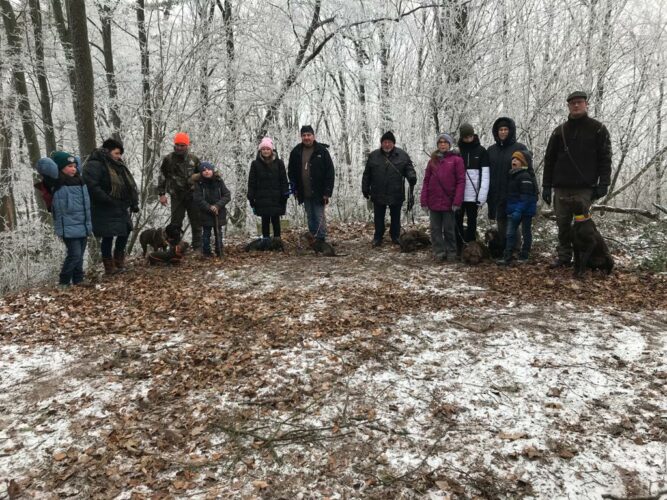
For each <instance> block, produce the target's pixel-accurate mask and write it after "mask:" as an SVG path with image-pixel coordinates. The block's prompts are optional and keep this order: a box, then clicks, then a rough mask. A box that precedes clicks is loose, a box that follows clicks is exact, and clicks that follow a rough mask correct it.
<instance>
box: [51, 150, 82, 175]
mask: <svg viewBox="0 0 667 500" xmlns="http://www.w3.org/2000/svg"><path fill="white" fill-rule="evenodd" d="M51 159H52V160H53V161H54V162H55V163H56V165H58V170H62V169H63V168H65V167H66V166H67V165H71V164H72V163H76V158H75V157H74V155H72V154H71V153H68V152H66V151H54V152H53V153H51Z"/></svg>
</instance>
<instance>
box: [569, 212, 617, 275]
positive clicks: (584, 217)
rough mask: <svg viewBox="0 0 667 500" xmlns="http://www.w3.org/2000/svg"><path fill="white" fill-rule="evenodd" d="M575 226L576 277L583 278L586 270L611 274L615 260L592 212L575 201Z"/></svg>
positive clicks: (573, 231)
mask: <svg viewBox="0 0 667 500" xmlns="http://www.w3.org/2000/svg"><path fill="white" fill-rule="evenodd" d="M572 208H573V210H574V213H575V216H574V225H573V226H572V233H571V234H572V249H573V250H574V275H575V276H576V277H577V278H582V277H583V276H584V274H585V273H586V269H601V270H603V271H605V272H606V273H607V274H611V271H612V269H613V268H614V259H612V257H611V254H610V253H609V248H608V247H607V243H606V242H605V241H604V238H603V237H602V235H601V234H600V231H598V228H597V227H596V226H595V222H593V219H592V218H591V214H590V211H588V210H586V207H584V205H583V203H581V202H578V201H574V202H573V203H572Z"/></svg>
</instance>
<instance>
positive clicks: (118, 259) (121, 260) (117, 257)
mask: <svg viewBox="0 0 667 500" xmlns="http://www.w3.org/2000/svg"><path fill="white" fill-rule="evenodd" d="M113 265H114V267H115V268H116V272H117V273H124V272H125V271H127V268H126V267H125V253H117V254H114V256H113Z"/></svg>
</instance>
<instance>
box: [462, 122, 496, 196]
mask: <svg viewBox="0 0 667 500" xmlns="http://www.w3.org/2000/svg"><path fill="white" fill-rule="evenodd" d="M458 145H459V151H460V152H461V158H463V163H464V165H465V168H466V189H465V194H464V196H463V201H467V202H472V203H477V204H478V205H480V206H481V205H483V204H484V203H486V199H487V196H488V194H489V180H490V168H489V155H488V153H487V151H486V149H485V148H484V146H482V145H481V144H480V143H479V137H478V136H477V134H475V135H474V139H473V141H472V142H464V141H462V140H459V143H458Z"/></svg>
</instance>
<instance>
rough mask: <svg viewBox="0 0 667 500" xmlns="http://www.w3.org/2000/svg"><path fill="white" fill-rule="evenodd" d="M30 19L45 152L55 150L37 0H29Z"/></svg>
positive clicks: (40, 19)
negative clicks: (33, 38)
mask: <svg viewBox="0 0 667 500" xmlns="http://www.w3.org/2000/svg"><path fill="white" fill-rule="evenodd" d="M29 4H30V19H31V21H32V31H33V35H34V36H35V73H36V74H37V83H38V85H39V104H40V106H41V108H42V123H43V125H44V141H45V143H46V144H45V146H46V153H47V154H48V153H50V152H51V151H55V150H56V135H55V132H54V129H53V117H52V115H51V95H50V93H49V83H48V81H47V79H46V69H45V65H44V41H43V34H42V11H41V6H40V3H39V0H29Z"/></svg>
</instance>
